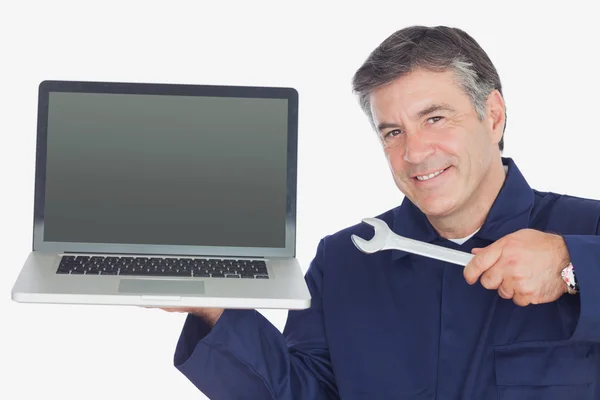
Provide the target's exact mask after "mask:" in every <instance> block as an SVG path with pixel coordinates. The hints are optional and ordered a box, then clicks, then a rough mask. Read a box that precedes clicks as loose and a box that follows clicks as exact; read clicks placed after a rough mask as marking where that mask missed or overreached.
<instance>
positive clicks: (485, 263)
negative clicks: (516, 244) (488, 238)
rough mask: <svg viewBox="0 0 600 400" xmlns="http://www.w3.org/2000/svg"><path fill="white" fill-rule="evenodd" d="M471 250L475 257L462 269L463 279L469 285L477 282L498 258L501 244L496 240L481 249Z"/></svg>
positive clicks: (500, 252)
mask: <svg viewBox="0 0 600 400" xmlns="http://www.w3.org/2000/svg"><path fill="white" fill-rule="evenodd" d="M472 252H473V254H474V255H475V257H473V259H472V260H471V261H470V262H469V264H467V266H466V267H465V269H464V270H463V275H464V277H465V280H466V281H467V283H469V284H470V285H472V284H474V283H475V282H477V280H478V279H479V277H480V276H481V274H483V273H484V272H485V271H487V270H488V269H490V268H491V267H492V266H493V265H494V264H496V262H497V261H498V260H499V259H500V256H501V255H502V244H501V243H498V242H496V243H493V244H491V245H489V246H487V247H485V248H482V249H473V250H472Z"/></svg>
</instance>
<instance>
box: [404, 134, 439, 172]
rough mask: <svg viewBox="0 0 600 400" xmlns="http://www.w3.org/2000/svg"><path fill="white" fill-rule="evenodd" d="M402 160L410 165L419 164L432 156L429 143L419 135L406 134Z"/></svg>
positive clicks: (431, 148)
mask: <svg viewBox="0 0 600 400" xmlns="http://www.w3.org/2000/svg"><path fill="white" fill-rule="evenodd" d="M405 145H406V148H405V149H404V160H405V161H407V162H409V163H411V164H419V163H421V162H423V161H424V160H425V159H427V157H429V156H430V155H431V154H433V151H434V150H433V146H431V143H429V141H428V140H427V139H425V138H423V136H422V135H421V134H420V133H419V132H416V133H407V134H406V141H405Z"/></svg>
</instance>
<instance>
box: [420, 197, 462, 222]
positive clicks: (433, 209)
mask: <svg viewBox="0 0 600 400" xmlns="http://www.w3.org/2000/svg"><path fill="white" fill-rule="evenodd" d="M416 205H417V207H418V208H419V209H420V210H421V212H422V213H423V214H425V215H427V216H428V217H433V218H443V217H446V216H449V215H450V214H452V211H453V210H454V208H455V207H454V206H455V202H454V201H452V200H451V199H440V198H437V199H424V200H421V201H419V202H418V203H416Z"/></svg>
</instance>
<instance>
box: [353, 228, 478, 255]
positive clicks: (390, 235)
mask: <svg viewBox="0 0 600 400" xmlns="http://www.w3.org/2000/svg"><path fill="white" fill-rule="evenodd" d="M362 222H364V223H366V224H368V225H371V226H372V227H373V228H374V230H375V235H374V236H373V238H372V239H370V240H365V239H363V238H361V237H358V236H356V235H352V237H351V238H352V242H353V243H354V245H355V246H356V247H357V248H358V249H359V250H360V251H362V252H363V253H367V254H371V253H375V252H378V251H381V250H391V249H395V250H402V251H406V252H409V253H414V254H419V255H422V256H425V257H429V258H435V259H436V260H442V261H447V262H450V263H453V264H458V265H462V266H466V265H467V264H468V263H469V261H471V259H472V258H473V257H474V256H473V254H470V253H466V252H464V251H458V250H454V249H448V248H446V247H442V246H436V245H434V244H430V243H425V242H421V241H418V240H414V239H410V238H406V237H404V236H400V235H398V234H396V233H395V232H393V231H392V230H391V229H390V228H389V227H388V225H387V224H386V223H385V222H384V221H382V220H380V219H378V218H365V219H363V220H362Z"/></svg>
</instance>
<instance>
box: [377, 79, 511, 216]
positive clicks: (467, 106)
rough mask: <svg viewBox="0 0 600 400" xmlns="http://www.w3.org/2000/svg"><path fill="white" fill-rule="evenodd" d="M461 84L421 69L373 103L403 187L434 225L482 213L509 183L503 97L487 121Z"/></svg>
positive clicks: (380, 92) (496, 97)
mask: <svg viewBox="0 0 600 400" xmlns="http://www.w3.org/2000/svg"><path fill="white" fill-rule="evenodd" d="M455 77H456V75H455V74H454V73H453V72H452V71H446V72H431V71H427V70H420V69H417V70H415V71H413V72H411V73H410V74H408V75H405V76H403V77H401V78H399V79H397V80H396V81H394V82H392V83H391V84H389V85H386V86H382V87H379V88H377V89H375V90H374V91H373V92H372V93H371V96H370V102H371V113H372V115H373V120H374V123H375V126H377V127H378V131H379V132H378V133H379V135H380V138H381V141H382V145H383V148H384V151H385V154H386V157H387V159H388V162H389V166H390V169H391V171H392V174H393V177H394V180H395V182H396V185H397V186H398V188H399V189H400V190H401V191H402V193H404V195H405V196H406V197H408V198H409V199H410V200H411V201H412V202H413V203H414V204H415V205H416V206H417V207H419V208H420V209H421V211H423V213H424V214H426V215H428V216H430V217H438V218H444V217H448V216H451V215H452V214H454V213H459V212H461V211H464V210H465V209H466V208H468V207H470V206H473V205H475V206H476V205H477V202H478V200H480V199H481V198H482V197H485V196H488V197H489V195H490V193H489V190H488V189H490V188H495V187H497V186H498V182H495V181H497V180H498V179H502V178H503V175H504V174H503V173H502V177H501V178H499V176H500V175H499V174H498V171H497V169H498V168H500V169H501V168H502V165H501V162H500V151H499V148H498V142H499V141H500V139H501V137H502V131H503V127H504V103H503V101H502V97H501V95H500V94H499V93H498V92H497V91H493V92H492V94H491V95H490V96H489V98H488V101H487V111H486V115H485V118H484V119H483V120H480V119H479V118H478V115H477V113H476V111H475V108H474V106H473V104H472V102H471V100H470V98H469V97H468V96H467V94H466V93H465V92H464V91H463V90H462V89H461V87H460V86H459V84H458V82H457V81H456V79H455ZM494 168H496V171H495V172H494ZM493 195H494V196H495V195H496V193H493Z"/></svg>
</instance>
